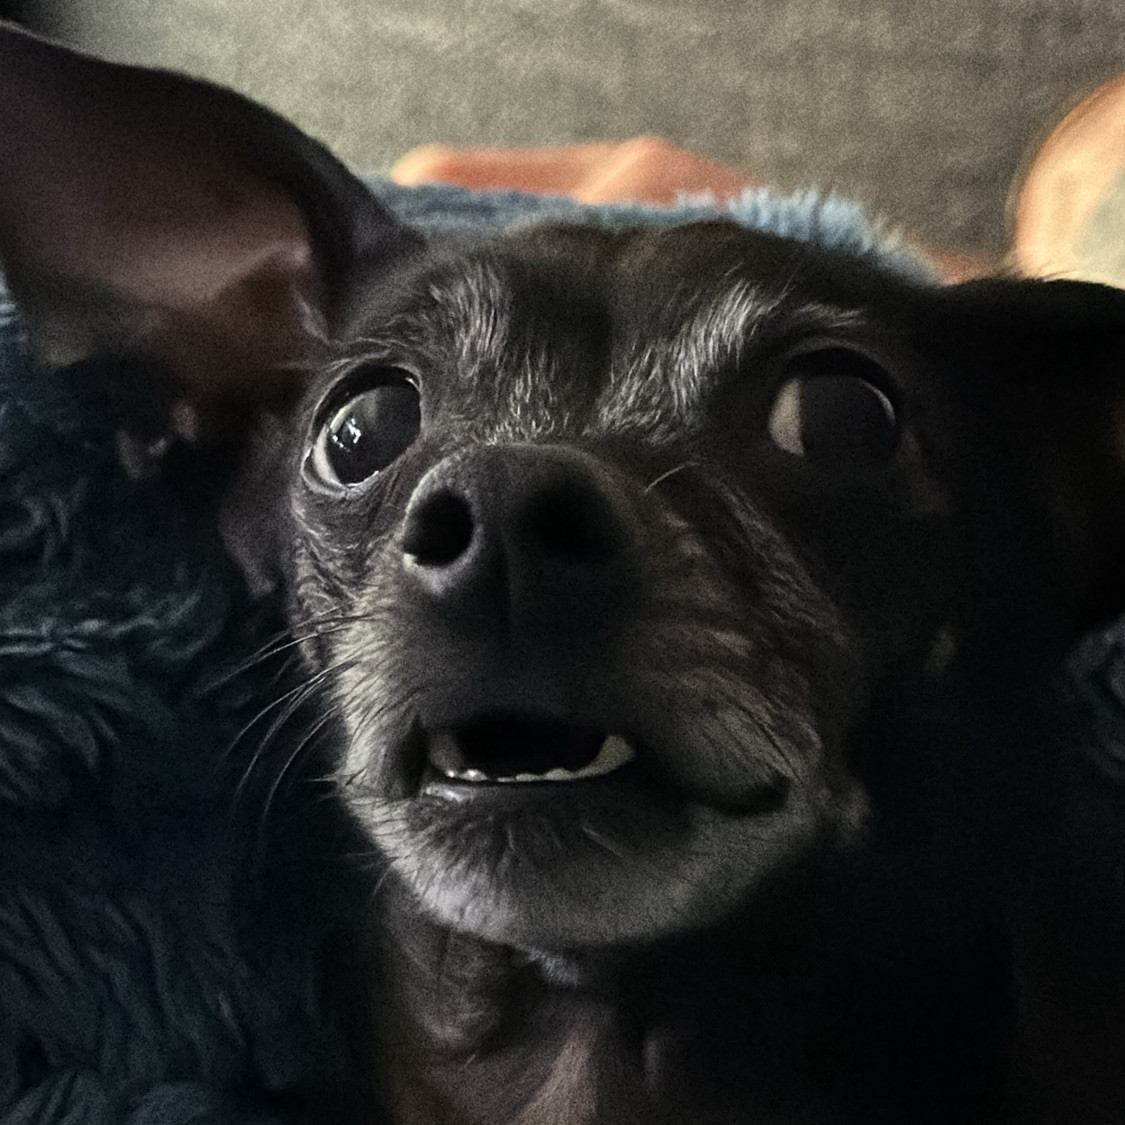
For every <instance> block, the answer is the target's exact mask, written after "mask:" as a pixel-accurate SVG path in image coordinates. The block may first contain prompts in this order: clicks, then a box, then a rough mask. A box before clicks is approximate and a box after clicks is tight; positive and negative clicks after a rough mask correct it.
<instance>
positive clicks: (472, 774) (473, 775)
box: [456, 769, 489, 781]
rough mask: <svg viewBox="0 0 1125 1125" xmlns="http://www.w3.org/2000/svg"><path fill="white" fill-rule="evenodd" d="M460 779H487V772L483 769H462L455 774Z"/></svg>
mask: <svg viewBox="0 0 1125 1125" xmlns="http://www.w3.org/2000/svg"><path fill="white" fill-rule="evenodd" d="M456 776H457V778H458V780H460V781H488V780H489V778H488V774H486V773H485V772H484V771H483V770H473V769H469V770H462V771H461V772H460V773H459V774H457V775H456Z"/></svg>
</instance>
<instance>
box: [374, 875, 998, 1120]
mask: <svg viewBox="0 0 1125 1125" xmlns="http://www.w3.org/2000/svg"><path fill="white" fill-rule="evenodd" d="M840 874H841V872H840V871H839V870H834V871H832V872H825V871H817V872H815V873H813V874H809V875H806V876H802V878H808V879H810V880H815V881H816V882H817V884H818V886H820V887H821V889H822V893H820V894H819V895H815V896H810V895H809V894H808V893H801V894H798V895H794V896H793V899H792V900H791V901H792V902H794V903H797V902H800V903H803V904H807V903H808V902H810V901H815V902H819V903H821V904H825V905H824V908H823V909H818V910H817V911H816V914H815V916H812V915H810V914H809V913H808V912H807V910H806V909H805V908H804V907H803V906H802V907H801V909H800V911H799V912H795V911H793V910H787V909H785V906H784V905H782V906H781V907H780V908H778V907H777V906H776V905H767V906H765V907H764V909H763V910H762V918H761V924H760V925H757V924H756V925H755V926H754V927H753V928H752V931H751V932H750V933H749V936H748V932H747V926H746V922H745V919H739V920H738V922H737V924H736V925H734V926H732V928H731V936H730V937H729V938H728V937H727V936H726V935H724V934H710V935H707V936H700V937H698V938H695V939H692V940H681V941H677V942H675V943H669V944H668V945H667V946H663V947H660V948H654V949H648V950H637V951H633V952H630V953H622V952H616V953H613V954H599V955H583V956H571V955H568V956H558V957H556V956H548V955H529V954H526V953H522V952H519V951H515V950H512V949H510V948H505V947H502V946H495V945H489V944H486V943H483V942H479V941H477V940H475V939H473V938H470V937H466V936H464V935H459V934H455V933H451V932H450V931H448V930H445V929H442V928H439V927H437V926H433V925H431V924H429V923H427V922H425V921H423V920H421V919H420V918H419V917H418V916H417V914H416V913H415V912H414V911H413V909H412V908H411V905H410V904H409V903H407V902H406V901H402V902H401V903H400V904H399V908H398V909H392V910H386V911H385V912H384V914H383V916H382V917H383V923H382V934H381V942H380V945H381V951H380V954H379V958H378V963H379V966H380V968H379V973H378V977H377V978H376V987H375V988H374V990H373V995H372V999H371V1003H370V1014H371V1017H372V1022H373V1024H374V1028H373V1036H372V1043H373V1047H374V1051H375V1057H376V1058H377V1060H378V1069H379V1073H380V1082H381V1085H382V1089H383V1092H384V1093H383V1096H384V1100H385V1104H386V1105H387V1107H388V1109H389V1115H390V1121H391V1122H392V1123H393V1125H470V1123H475V1122H489V1125H633V1123H637V1125H642V1123H643V1125H686V1123H687V1122H691V1123H693V1125H694V1123H697V1122H698V1123H701V1125H702V1123H705V1122H715V1123H716V1125H718V1123H719V1122H722V1123H723V1125H731V1123H734V1122H746V1123H750V1122H754V1123H756V1125H758V1123H761V1125H814V1123H819V1122H828V1121H833V1122H838V1121H850V1120H851V1117H850V1116H849V1107H850V1106H851V1105H862V1104H869V1102H868V1101H867V1099H869V1098H870V1096H871V1093H872V1092H871V1090H869V1089H865V1090H860V1089H859V1088H858V1087H857V1085H856V1084H855V1082H856V1080H855V1079H853V1077H852V1075H856V1074H860V1073H862V1067H861V1065H860V1063H861V1061H862V1060H863V1059H864V1058H867V1059H868V1061H869V1060H870V1057H872V1056H875V1055H883V1056H885V1057H886V1058H887V1059H888V1060H890V1061H889V1064H888V1065H889V1066H890V1067H891V1069H892V1071H893V1068H894V1062H893V1060H894V1058H895V1057H896V1056H897V1055H898V1054H899V1053H900V1052H901V1054H902V1057H903V1058H904V1059H906V1058H909V1057H915V1055H914V1054H913V1052H915V1051H916V1048H917V1046H918V1044H917V1043H915V1042H914V1041H913V1040H914V1032H913V1031H910V1030H907V1031H904V1030H903V1029H904V1028H910V1026H911V1025H910V1022H909V1021H910V1019H911V1018H915V1017H917V1013H916V1012H915V1011H914V1010H913V1008H911V1010H910V1011H906V1010H903V1011H899V1010H897V1009H895V1008H894V1002H893V1001H892V1002H891V1003H890V1004H889V1005H888V1003H887V1001H886V993H884V992H882V991H881V990H880V989H878V988H875V987H873V986H874V983H875V981H876V980H877V979H882V977H883V976H884V975H885V973H886V972H888V971H889V972H892V973H897V974H903V975H904V977H906V976H908V977H909V979H910V980H911V981H912V982H913V983H914V984H917V982H918V981H919V980H925V981H926V986H927V987H924V988H923V991H924V992H925V991H928V990H930V989H932V991H930V992H929V999H927V1001H926V1002H927V1003H930V1002H931V1000H932V1002H933V1004H934V1005H935V1012H936V1010H937V1009H938V1008H943V1009H944V1008H946V1007H948V1008H949V1010H950V1011H953V1010H959V1009H961V1008H964V1007H965V1006H972V1007H974V1008H975V1009H977V1010H979V1014H980V1017H981V1018H980V1020H979V1021H978V1023H979V1024H980V1026H981V1027H983V1026H984V1025H985V1024H988V1025H989V1027H990V1030H989V1032H988V1033H986V1032H984V1031H981V1032H980V1034H981V1042H980V1043H976V1044H973V1045H966V1046H965V1048H964V1054H965V1057H966V1059H971V1058H972V1057H974V1052H976V1057H978V1058H979V1057H981V1056H984V1055H987V1054H989V1052H990V1051H991V1050H992V1049H994V1048H995V1046H996V1042H995V1040H994V1035H995V1034H996V1032H997V1028H998V1027H999V1024H1000V1023H1001V1022H1002V1020H1003V1018H1004V1017H1003V1009H1004V1004H1005V1002H1006V997H1005V995H1004V985H1003V983H998V978H1000V977H1002V976H1003V967H1002V966H999V965H994V966H993V967H994V968H997V969H998V972H997V974H996V976H995V977H991V978H989V980H987V981H985V980H984V979H983V978H982V977H979V976H978V977H975V978H974V979H972V980H966V979H964V978H963V968H964V966H965V965H966V964H972V963H975V961H974V959H975V958H979V954H980V948H981V946H982V945H983V946H987V944H988V939H987V938H986V937H985V938H984V939H983V940H982V935H979V934H974V935H971V936H970V937H967V938H966V937H965V935H963V934H958V935H957V936H956V937H951V936H950V934H948V933H945V934H936V933H935V934H929V935H927V939H928V940H930V941H932V942H933V945H932V947H931V948H930V949H923V950H922V951H921V952H919V946H918V944H917V941H916V940H915V941H914V942H913V943H912V944H908V943H907V942H906V941H905V940H904V939H905V937H906V936H907V933H908V932H909V931H911V930H913V929H914V928H915V927H917V926H918V925H919V924H923V925H924V924H925V923H924V922H923V921H922V919H921V913H924V911H925V908H924V907H921V908H919V907H918V906H917V904H915V903H911V902H909V901H907V900H906V899H905V898H904V899H902V900H901V901H900V905H901V911H902V912H901V916H900V918H899V919H896V920H894V921H892V922H891V923H890V924H889V925H888V926H887V932H886V933H885V935H884V940H883V941H882V943H880V942H878V941H876V942H875V943H873V944H869V943H867V942H862V943H857V941H855V940H853V938H854V937H855V936H856V935H862V934H863V933H865V932H866V933H869V932H870V930H869V927H870V925H871V923H872V919H870V918H868V917H866V916H865V915H864V912H863V909H862V907H860V908H859V909H858V910H855V911H852V916H851V917H846V916H844V915H842V914H840V913H838V905H839V903H838V901H837V902H833V901H832V900H833V898H834V897H835V896H834V895H833V894H832V893H831V890H830V889H829V888H827V886H826V884H825V882H824V881H825V880H836V879H838V878H839V877H840ZM810 889H811V888H810ZM404 900H405V896H404ZM384 905H386V904H384ZM919 911H921V913H919ZM900 925H901V926H902V930H901V932H900V929H899V926H900ZM735 934H737V935H739V936H738V938H737V940H735V939H734V935H735ZM910 936H911V937H913V938H915V939H916V938H917V934H914V933H911V934H910ZM970 948H971V953H970ZM903 950H910V951H911V952H909V953H907V954H906V956H905V958H904V957H903V956H902V951H903ZM966 955H968V956H966ZM896 958H897V963H896ZM857 962H858V963H860V964H863V963H867V967H866V969H865V970H862V971H861V972H860V973H859V974H858V977H857V972H856V965H857ZM865 974H869V977H870V979H868V978H867V976H866V975H865ZM931 974H932V978H933V979H932V980H930V979H929V976H930V975H931ZM988 989H993V991H991V992H989V993H988V995H987V996H985V995H981V993H982V992H985V991H987V990H988ZM906 991H907V992H909V989H907V990H906ZM914 995H915V996H916V995H917V994H916V993H915V994H914ZM779 996H784V997H787V998H788V1001H787V1003H786V1004H783V1005H781V1006H780V1007H779V1004H778V997H779ZM700 997H707V998H708V999H707V1003H706V1004H705V1005H703V1004H701V1003H700V1001H699V998H700ZM878 997H882V999H878ZM892 1009H893V1010H892ZM857 1013H858V1014H857ZM933 1014H934V1013H933V1012H925V1011H923V1013H922V1016H921V1020H922V1022H924V1021H925V1020H926V1019H927V1018H928V1017H929V1016H931V1015H933ZM939 1018H940V1017H939ZM716 1029H722V1036H721V1037H719V1036H718V1033H717V1031H716ZM978 1030H980V1028H978ZM929 1033H930V1031H929V1030H928V1029H927V1028H925V1027H921V1028H920V1029H919V1031H918V1035H919V1037H920V1038H921V1039H923V1040H924V1039H925V1037H926V1036H927V1035H928V1034H929ZM939 1049H940V1048H939ZM954 1050H955V1051H957V1053H958V1054H959V1053H960V1049H958V1048H955V1049H954ZM958 1063H959V1059H954V1058H951V1057H950V1056H949V1054H948V1052H947V1053H946V1055H944V1056H942V1057H938V1058H935V1060H934V1066H933V1069H934V1073H933V1074H929V1073H922V1074H920V1073H917V1072H916V1073H914V1074H913V1075H912V1076H907V1077H906V1078H905V1079H904V1081H905V1082H909V1083H911V1084H913V1085H914V1088H912V1089H911V1090H910V1091H909V1092H907V1091H906V1089H905V1087H904V1089H903V1090H899V1089H897V1087H895V1076H894V1075H893V1073H892V1074H891V1076H890V1077H888V1078H886V1083H887V1085H888V1090H887V1091H882V1092H880V1094H879V1097H880V1099H883V1100H885V1101H886V1103H887V1104H888V1105H890V1104H892V1103H894V1102H895V1101H896V1100H898V1099H899V1098H902V1099H904V1101H905V1103H906V1108H907V1109H909V1108H910V1106H911V1103H913V1105H914V1106H915V1107H916V1108H917V1113H916V1115H915V1117H914V1120H916V1121H919V1122H921V1121H927V1122H928V1121H930V1120H944V1119H945V1118H942V1117H941V1116H940V1114H942V1113H944V1112H946V1110H951V1111H953V1112H954V1113H955V1114H956V1113H957V1112H959V1111H960V1110H961V1109H962V1108H963V1107H964V1106H965V1105H967V1104H968V1103H969V1102H970V1101H973V1100H974V1094H972V1093H971V1092H970V1091H969V1089H968V1087H970V1086H972V1085H974V1084H976V1083H977V1082H979V1081H987V1079H986V1078H985V1076H984V1075H983V1074H979V1073H978V1074H974V1075H969V1076H967V1077H966V1076H965V1075H964V1074H962V1077H963V1078H964V1080H965V1086H964V1088H962V1089H961V1090H960V1091H953V1089H952V1088H953V1087H954V1086H956V1085H957V1083H955V1082H946V1083H945V1086H946V1088H945V1089H942V1083H943V1082H944V1081H945V1080H944V1078H943V1077H942V1073H943V1072H945V1073H948V1071H947V1068H948V1067H949V1066H951V1065H952V1066H954V1067H955V1066H957V1065H958ZM923 1069H925V1068H923ZM966 1069H972V1064H971V1063H970V1064H969V1065H968V1066H967V1068H966ZM955 1073H956V1071H955ZM882 1080H883V1079H880V1081H882ZM931 1081H932V1082H933V1090H932V1092H931V1090H929V1089H926V1088H925V1087H928V1086H929V1084H930V1082H931ZM891 1087H895V1088H894V1089H891ZM963 1095H964V1100H963V1099H962V1096H963ZM946 1098H948V1099H949V1101H948V1104H946V1105H944V1106H939V1105H938V1104H937V1103H938V1102H941V1101H943V1100H944V1099H946ZM915 1099H917V1101H915ZM949 1119H952V1118H949ZM961 1119H964V1120H969V1118H966V1117H964V1115H963V1114H962V1118H961Z"/></svg>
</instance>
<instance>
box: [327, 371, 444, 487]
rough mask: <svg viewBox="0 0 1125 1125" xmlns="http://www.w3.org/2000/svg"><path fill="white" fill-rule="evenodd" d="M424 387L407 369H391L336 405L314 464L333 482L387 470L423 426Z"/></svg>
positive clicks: (351, 481) (350, 481)
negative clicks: (421, 390)
mask: <svg viewBox="0 0 1125 1125" xmlns="http://www.w3.org/2000/svg"><path fill="white" fill-rule="evenodd" d="M421 421H422V416H421V409H420V405H419V398H418V388H417V387H416V386H415V385H414V384H413V383H412V382H411V381H410V379H409V378H408V377H407V375H406V373H405V372H400V371H397V370H395V369H393V368H387V369H385V370H382V371H380V372H379V373H378V376H377V381H376V382H375V384H374V386H368V387H367V388H366V389H365V390H362V391H360V392H358V393H357V394H355V395H353V396H352V397H351V398H349V399H348V400H347V401H346V402H344V403H343V405H342V406H339V407H338V408H337V409H335V410H333V411H332V413H331V414H330V415H329V417H328V420H327V421H326V422H325V423H324V424H323V425H322V426H321V428H320V431H319V432H318V434H317V436H316V442H315V444H314V445H313V448H312V457H311V461H312V468H313V470H314V471H315V472H316V475H317V476H318V477H320V479H321V480H323V481H325V482H327V483H328V484H342V485H350V484H359V483H360V482H361V481H365V480H367V479H369V478H370V477H373V476H374V475H375V474H376V473H377V472H379V471H380V470H381V469H385V468H386V467H387V466H388V465H389V464H390V463H391V462H392V461H394V460H395V459H396V458H397V457H399V456H400V455H401V454H402V453H403V452H405V450H406V449H407V448H408V447H409V446H410V445H411V444H412V443H413V441H414V439H415V438H416V437H417V436H418V430H419V428H420V427H421Z"/></svg>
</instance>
